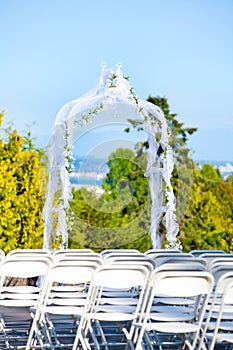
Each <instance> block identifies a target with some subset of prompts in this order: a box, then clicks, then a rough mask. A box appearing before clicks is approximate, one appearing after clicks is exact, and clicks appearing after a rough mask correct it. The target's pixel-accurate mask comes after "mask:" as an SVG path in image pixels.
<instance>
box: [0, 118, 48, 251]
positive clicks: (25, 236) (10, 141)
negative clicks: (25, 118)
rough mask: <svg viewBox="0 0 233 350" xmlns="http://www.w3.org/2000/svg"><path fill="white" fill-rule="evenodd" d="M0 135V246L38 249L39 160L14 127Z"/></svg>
mask: <svg viewBox="0 0 233 350" xmlns="http://www.w3.org/2000/svg"><path fill="white" fill-rule="evenodd" d="M3 117H4V113H3V112H2V113H1V114H0V127H1V126H2V121H3ZM1 131H2V134H4V135H1V136H0V248H1V249H3V250H4V251H5V252H6V253H7V252H9V251H10V250H12V249H16V248H41V247H42V239H43V221H42V218H41V213H42V207H43V201H42V198H41V194H40V176H39V174H40V159H39V155H38V152H37V151H36V150H34V149H32V147H25V142H24V141H25V140H24V137H23V136H19V135H18V133H17V131H16V130H12V129H11V128H9V129H5V130H4V129H2V128H1Z"/></svg>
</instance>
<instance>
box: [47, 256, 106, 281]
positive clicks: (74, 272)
mask: <svg viewBox="0 0 233 350" xmlns="http://www.w3.org/2000/svg"><path fill="white" fill-rule="evenodd" d="M98 266H99V264H98V263H96V262H92V261H83V260H82V261H79V260H77V261H70V260H61V261H60V260H59V261H58V262H56V263H54V265H53V266H52V267H51V268H50V270H49V272H48V275H47V278H46V282H57V283H60V284H78V283H80V284H81V283H86V282H89V281H91V279H92V275H93V272H94V271H95V269H96V268H97V267H98Z"/></svg>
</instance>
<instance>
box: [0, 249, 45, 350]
mask: <svg viewBox="0 0 233 350" xmlns="http://www.w3.org/2000/svg"><path fill="white" fill-rule="evenodd" d="M50 266H51V261H50V259H47V258H46V257H44V256H39V257H28V256H27V257H24V258H23V257H17V256H14V255H12V256H10V257H6V259H5V260H4V262H3V263H2V264H1V265H0V278H1V285H0V309H1V328H2V334H3V337H4V342H5V346H6V349H8V348H13V347H14V348H15V349H18V348H20V346H21V347H24V346H25V344H26V341H27V334H28V331H29V328H30V323H31V317H30V313H29V310H30V307H32V306H34V305H35V304H36V303H37V300H38V299H39V296H40V293H41V290H42V286H41V287H39V286H30V285H27V281H28V279H30V278H34V277H35V278H41V281H43V277H45V276H46V274H47V272H48V270H49V268H50ZM12 278H14V283H11V284H9V281H11V282H12ZM19 279H20V281H21V282H20V284H21V285H18V284H17V282H18V280H19ZM22 281H24V285H22Z"/></svg>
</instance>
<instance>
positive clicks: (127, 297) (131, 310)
mask: <svg viewBox="0 0 233 350" xmlns="http://www.w3.org/2000/svg"><path fill="white" fill-rule="evenodd" d="M149 275H150V270H149V269H148V268H147V267H146V266H143V265H139V264H138V265H136V264H134V265H127V263H126V264H121V265H120V264H119V265H118V264H116V265H115V264H114V263H113V264H112V265H111V264H110V265H103V266H101V267H99V268H98V269H97V270H96V271H95V274H94V276H93V279H92V281H91V284H90V291H89V294H88V298H87V302H86V306H85V309H84V312H83V316H82V319H81V321H80V324H79V327H78V331H77V335H76V339H75V342H74V346H73V350H75V349H77V347H78V345H79V344H80V343H82V346H83V347H82V349H85V350H86V349H89V350H90V349H92V347H91V345H90V343H91V342H93V343H94V348H95V349H100V348H102V347H104V348H105V349H108V348H109V347H111V345H114V346H119V345H121V346H122V343H123V344H127V343H128V344H129V345H130V346H131V341H132V330H133V328H132V325H133V323H134V322H136V321H138V318H139V317H140V312H141V310H143V308H144V303H145V302H146V298H145V296H146V292H147V288H146V287H147V283H148V280H149ZM106 289H107V291H109V290H110V289H111V292H112V293H111V295H108V297H106V293H105V292H106ZM107 325H110V327H111V328H110V329H115V328H116V329H117V331H114V336H113V335H112V333H109V331H108V329H109V328H108V327H107ZM116 335H118V338H119V337H120V340H118V341H117V339H116ZM112 336H113V337H115V338H114V342H113V343H111V337H112ZM122 338H123V339H122Z"/></svg>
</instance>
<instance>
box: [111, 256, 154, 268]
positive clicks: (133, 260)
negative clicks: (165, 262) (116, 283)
mask: <svg viewBox="0 0 233 350" xmlns="http://www.w3.org/2000/svg"><path fill="white" fill-rule="evenodd" d="M105 262H106V263H108V264H118V265H120V264H125V265H143V266H146V267H147V268H148V269H149V270H151V271H152V270H153V269H154V268H155V263H154V261H153V260H152V259H150V258H147V257H145V256H143V257H141V256H138V257H132V256H130V257H121V256H118V257H112V258H108V259H106V261H105Z"/></svg>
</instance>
